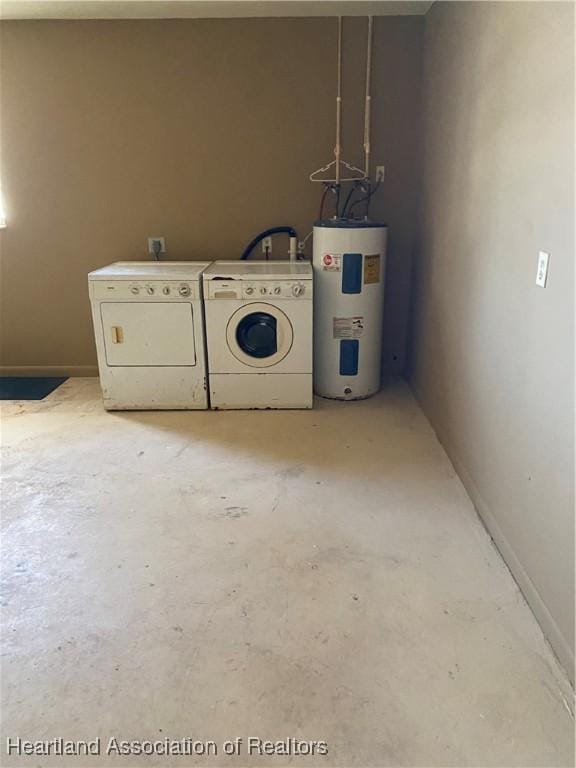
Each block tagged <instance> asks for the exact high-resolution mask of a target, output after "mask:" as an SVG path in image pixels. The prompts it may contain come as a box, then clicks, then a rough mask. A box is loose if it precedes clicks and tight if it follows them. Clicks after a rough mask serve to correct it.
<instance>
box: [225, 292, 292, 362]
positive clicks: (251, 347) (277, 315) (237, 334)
mask: <svg viewBox="0 0 576 768" xmlns="http://www.w3.org/2000/svg"><path fill="white" fill-rule="evenodd" d="M226 339H227V342H228V348H229V349H230V351H231V352H232V354H233V355H234V357H235V358H236V359H237V360H239V361H240V362H241V363H244V364H245V365H247V366H249V367H251V368H270V367H272V366H274V365H276V364H277V363H279V362H280V361H281V360H284V358H285V357H286V355H287V354H288V353H289V352H290V350H291V348H292V344H293V342H294V332H293V329H292V324H291V323H290V320H289V319H288V317H287V316H286V315H285V314H284V312H282V310H281V309H279V307H276V306H274V305H272V304H265V303H255V304H245V305H243V306H242V307H240V309H238V310H236V312H235V313H234V314H233V315H232V317H231V318H230V320H229V322H228V327H227V329H226Z"/></svg>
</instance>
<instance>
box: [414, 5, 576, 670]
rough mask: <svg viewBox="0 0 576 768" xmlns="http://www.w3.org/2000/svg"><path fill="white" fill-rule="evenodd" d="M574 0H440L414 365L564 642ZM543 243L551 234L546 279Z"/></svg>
mask: <svg viewBox="0 0 576 768" xmlns="http://www.w3.org/2000/svg"><path fill="white" fill-rule="evenodd" d="M573 34H574V8H573V6H572V5H571V4H569V3H566V4H562V3H548V2H545V3H507V2H503V3H488V2H481V3H444V2H440V3H436V4H435V5H434V6H433V8H432V10H431V11H430V12H429V14H428V17H427V20H426V32H425V56H424V72H425V78H424V94H425V98H424V102H425V115H426V118H425V125H424V132H425V133H424V135H425V153H424V174H423V201H422V228H421V237H420V245H419V253H418V256H417V266H416V276H417V292H416V298H415V308H416V318H415V334H414V354H413V373H412V381H413V383H414V386H415V388H416V390H417V392H418V395H419V397H420V400H421V402H422V404H423V406H424V409H425V411H426V413H427V414H428V416H429V418H430V420H431V422H432V424H433V426H434V427H435V429H436V430H437V432H438V434H439V436H440V438H441V440H442V442H443V443H444V445H445V446H446V448H447V450H448V452H449V454H450V456H451V458H452V460H453V461H454V463H455V465H456V467H457V469H458V471H459V473H460V475H461V477H462V478H463V480H464V481H465V483H466V485H467V487H468V490H469V491H470V493H471V495H472V497H473V499H474V500H475V502H476V504H477V507H478V509H479V510H480V512H481V514H482V516H483V518H484V520H485V522H486V524H487V526H488V528H489V529H490V531H491V532H492V534H493V536H494V538H495V540H496V542H497V544H498V546H499V547H500V549H501V551H502V552H503V554H504V556H505V558H506V560H507V562H508V563H509V565H510V567H511V569H512V571H513V572H514V574H515V576H516V578H517V580H518V582H519V583H520V585H521V586H522V588H523V590H524V593H525V594H526V596H527V597H528V599H529V601H530V603H531V605H532V607H533V609H534V611H535V613H536V614H537V616H538V618H539V619H540V621H541V623H542V626H543V627H544V629H545V631H546V633H547V636H548V638H549V639H550V640H551V642H552V644H553V646H554V648H555V649H556V651H557V653H558V655H559V657H560V658H561V660H562V661H563V662H564V664H565V665H566V666H567V667H568V668H570V669H571V671H572V664H573V653H574V652H573V647H574V496H573V477H574V465H573V461H574V453H573V426H574V425H573V415H574V390H573V363H574V357H573V349H574V347H573V341H574V333H573V332H574V301H573V299H574V293H573V292H574V145H573V142H574V40H573ZM539 250H545V251H549V252H550V253H551V257H550V270H549V277H548V285H547V287H546V288H545V289H541V288H538V287H536V285H535V277H536V261H537V254H538V251H539Z"/></svg>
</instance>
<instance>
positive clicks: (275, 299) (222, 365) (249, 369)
mask: <svg viewBox="0 0 576 768" xmlns="http://www.w3.org/2000/svg"><path fill="white" fill-rule="evenodd" d="M202 281H203V284H204V307H205V312H206V339H207V345H208V368H209V371H210V403H211V407H212V408H311V407H312V267H311V265H310V264H308V263H305V262H298V261H215V262H214V263H213V264H212V265H211V266H210V267H208V268H207V269H206V270H205V271H204V272H203V274H202Z"/></svg>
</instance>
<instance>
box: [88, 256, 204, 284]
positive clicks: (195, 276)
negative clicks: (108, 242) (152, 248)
mask: <svg viewBox="0 0 576 768" xmlns="http://www.w3.org/2000/svg"><path fill="white" fill-rule="evenodd" d="M210 263H211V262H209V261H116V262H115V263H114V264H109V265H108V266H107V267H102V269H96V270H94V272H90V274H89V275H88V279H89V280H110V279H114V280H187V281H188V282H191V281H194V280H199V279H200V275H201V273H202V272H203V271H204V270H205V269H206V267H208V266H210Z"/></svg>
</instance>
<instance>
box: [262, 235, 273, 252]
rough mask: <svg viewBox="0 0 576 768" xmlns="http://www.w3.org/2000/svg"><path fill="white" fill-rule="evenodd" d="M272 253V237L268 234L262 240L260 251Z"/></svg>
mask: <svg viewBox="0 0 576 768" xmlns="http://www.w3.org/2000/svg"><path fill="white" fill-rule="evenodd" d="M266 251H268V253H269V254H270V253H272V237H271V236H270V235H269V236H268V237H265V238H264V240H262V253H266Z"/></svg>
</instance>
